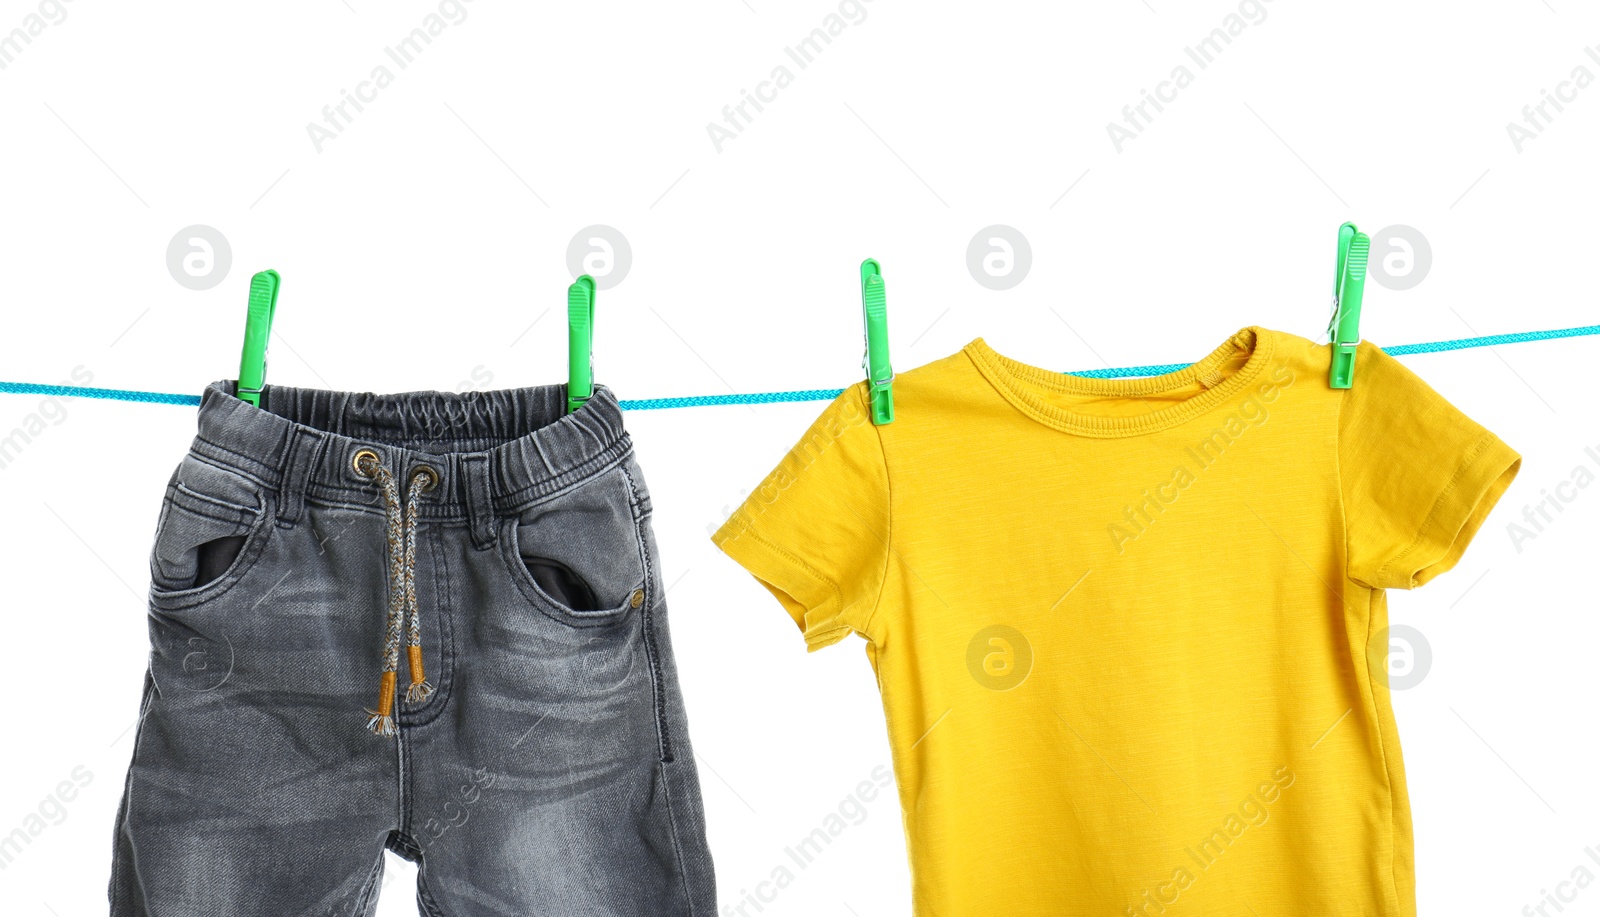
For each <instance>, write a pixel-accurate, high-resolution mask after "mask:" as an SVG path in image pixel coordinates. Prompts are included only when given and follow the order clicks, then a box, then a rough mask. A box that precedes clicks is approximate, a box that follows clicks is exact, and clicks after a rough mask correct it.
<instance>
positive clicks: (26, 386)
mask: <svg viewBox="0 0 1600 917" xmlns="http://www.w3.org/2000/svg"><path fill="white" fill-rule="evenodd" d="M1587 335H1600V325H1583V326H1581V327H1578V328H1557V329H1555V330H1552V331H1520V332H1516V333H1513V334H1490V335H1485V336H1483V337H1471V338H1456V339H1455V340H1450V341H1429V342H1426V343H1422V344H1398V345H1395V346H1393V347H1385V348H1383V352H1384V353H1387V354H1389V355H1390V356H1394V357H1399V356H1405V355H1406V354H1412V353H1443V352H1444V351H1448V350H1466V349H1468V348H1472V347H1493V346H1495V345H1496V344H1523V343H1527V342H1529V341H1549V340H1555V339H1557V338H1571V337H1584V336H1587ZM1189 365H1190V364H1188V363H1161V364H1155V365H1150V366H1118V367H1111V368H1107V369H1079V370H1069V371H1068V372H1067V373H1066V374H1067V375H1070V376H1086V377H1089V378H1091V379H1125V378H1130V377H1134V376H1159V375H1162V374H1164V373H1170V372H1176V371H1177V370H1180V369H1184V368H1185V367H1188V366H1189ZM843 391H844V389H841V388H813V389H802V390H799V391H792V392H751V393H746V394H737V393H735V394H729V395H687V396H684V397H680V398H643V399H634V400H622V401H620V402H619V404H620V405H621V406H622V409H623V410H625V411H655V410H664V409H667V408H698V407H714V406H718V405H731V404H783V403H788V402H797V401H831V400H833V399H834V398H837V397H839V393H841V392H843ZM0 394H11V395H47V396H52V397H62V398H102V399H108V400H111V401H133V402H139V403H143V404H178V405H188V406H190V407H195V406H198V405H199V404H200V396H199V395H179V394H174V393H170V392H140V391H131V390H128V389H118V388H89V387H86V386H79V385H42V384H40V383H37V382H0Z"/></svg>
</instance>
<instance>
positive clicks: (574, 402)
mask: <svg viewBox="0 0 1600 917" xmlns="http://www.w3.org/2000/svg"><path fill="white" fill-rule="evenodd" d="M594 291H595V286H594V278H593V277H590V276H589V275H588V274H584V275H583V276H582V277H579V278H578V279H577V280H574V281H573V282H572V286H570V287H567V413H568V414H571V413H572V412H574V411H576V410H577V409H578V408H581V407H583V405H584V402H586V401H588V400H589V396H590V395H593V394H594Z"/></svg>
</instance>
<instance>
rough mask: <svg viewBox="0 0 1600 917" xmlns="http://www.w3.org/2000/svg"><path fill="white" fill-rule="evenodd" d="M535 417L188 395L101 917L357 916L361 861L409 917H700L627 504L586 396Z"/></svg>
mask: <svg viewBox="0 0 1600 917" xmlns="http://www.w3.org/2000/svg"><path fill="white" fill-rule="evenodd" d="M565 397H566V391H565V387H563V386H547V387H541V388H529V389H517V390H506V391H491V392H482V393H467V394H460V395H456V394H447V393H439V392H418V393H411V394H402V395H370V394H353V393H346V392H328V391H316V390H309V389H293V388H282V387H269V388H268V389H267V390H266V392H265V394H264V395H263V398H262V406H261V408H256V407H253V406H251V405H249V404H246V403H245V402H243V401H240V400H238V399H237V398H235V397H234V396H233V383H229V382H221V383H214V384H213V385H211V386H210V387H209V388H208V389H207V390H206V393H205V397H204V402H203V404H202V405H201V407H200V414H199V425H200V429H199V435H198V436H197V437H196V438H195V440H194V445H193V447H192V449H191V450H190V452H189V454H188V455H187V456H186V457H185V458H184V459H183V462H182V463H181V465H180V466H179V467H178V470H177V472H176V473H175V474H174V476H173V479H172V481H171V483H170V484H169V486H168V488H167V493H166V499H165V501H164V502H163V505H162V510H161V518H160V522H159V526H158V530H157V533H156V539H155V549H154V551H153V553H152V558H151V579H152V586H151V591H150V663H149V673H148V675H147V677H146V679H145V684H144V697H143V701H142V706H141V713H140V718H139V728H138V738H137V740H136V745H135V749H134V753H133V761H132V763H131V765H130V766H129V769H128V778H127V785H126V789H125V791H124V796H123V802H122V807H121V809H120V811H119V813H118V817H117V824H116V834H115V850H114V857H113V864H112V873H111V883H110V897H111V914H112V915H113V917H135V915H139V917H144V915H149V917H253V915H261V917H269V915H270V917H291V915H293V917H325V915H326V917H345V915H371V914H372V913H373V912H374V910H375V908H376V903H377V889H378V887H379V884H380V879H381V876H382V870H383V851H384V850H386V849H387V850H392V851H395V852H396V853H398V854H399V855H401V856H403V857H405V858H407V859H409V860H412V861H415V862H416V863H417V864H418V865H419V870H420V876H419V882H418V889H417V900H418V903H419V907H420V908H421V910H422V912H423V913H425V914H429V915H435V917H438V915H445V917H477V915H485V917H487V915H497V917H498V915H504V917H510V915H517V917H524V915H534V914H537V915H551V917H590V915H593V917H602V915H604V917H678V915H683V917H691V915H692V917H713V915H714V912H715V904H714V898H715V889H714V880H713V876H712V865H711V858H710V854H709V851H708V850H707V847H706V840H705V825H704V813H703V807H702V804H701V799H700V788H699V782H698V778H697V776H696V773H695V764H694V756H693V754H692V752H691V751H690V746H689V735H688V727H687V723H686V720H685V716H684V710H683V699H682V696H681V694H680V692H679V689H678V683H677V672H676V669H675V666H674V662H673V656H672V650H671V646H670V643H669V640H668V635H667V622H666V603H665V601H664V599H663V595H662V592H663V585H662V577H661V568H660V562H659V560H658V555H657V549H656V544H655V539H654V536H653V534H652V532H651V528H650V519H651V504H650V494H649V491H648V490H647V489H646V488H645V483H644V479H643V477H642V476H641V475H640V472H639V468H638V466H637V464H636V463H635V461H634V455H633V448H632V444H631V442H630V440H629V438H628V435H627V433H626V432H625V431H624V430H623V426H622V413H621V411H620V409H619V408H618V406H617V402H616V399H615V397H614V396H613V395H612V393H611V392H610V391H608V390H606V389H604V388H601V389H598V390H597V391H596V393H595V396H594V397H593V398H592V399H591V400H590V401H589V403H588V404H587V405H585V406H584V407H583V408H581V409H580V410H578V411H577V412H575V413H573V414H570V415H569V414H567V413H566V412H565ZM363 452H366V453H370V455H367V456H365V457H364V458H363V457H360V455H361V453H363ZM363 462H364V463H365V464H364V465H363ZM380 468H381V470H380ZM385 482H387V483H388V484H389V485H392V486H391V487H390V488H388V489H387V492H386V487H385ZM408 527H409V528H410V529H411V532H410V533H408V531H407V529H408ZM395 615H399V620H400V622H401V623H400V624H395V623H394V622H395V620H396V618H395ZM401 642H403V643H405V644H406V647H405V652H404V653H397V652H396V649H397V646H398V643H401ZM413 647H415V648H416V649H415V650H413V649H412V648H413ZM413 653H415V654H416V656H417V658H416V660H415V664H416V665H417V667H418V669H419V670H418V671H416V672H414V673H413V674H411V676H410V678H409V679H408V678H407V672H406V668H407V666H406V665H405V664H404V663H405V662H407V661H411V660H410V656H411V655H412V654H413ZM397 656H398V657H399V663H397V662H396V657H397ZM420 669H425V676H424V675H423V674H422V672H421V671H420ZM397 670H398V678H399V690H398V692H395V691H393V690H392V687H393V686H394V684H395V678H396V676H397ZM385 673H387V674H385ZM408 680H411V681H415V682H417V683H418V685H423V683H424V680H425V685H423V686H424V687H425V688H426V690H423V689H418V690H413V691H412V692H411V695H410V698H409V699H408V696H407V688H406V685H407V682H408ZM385 692H387V693H389V694H390V695H391V696H392V700H391V701H390V705H391V707H392V711H393V713H392V730H390V731H389V732H388V734H376V735H375V734H374V731H373V729H375V728H377V727H376V726H375V721H376V720H378V719H379V717H378V716H377V715H376V713H375V710H376V709H381V706H382V698H381V695H382V694H383V693H385ZM378 731H379V732H380V733H381V732H382V731H383V730H381V729H379V730H378Z"/></svg>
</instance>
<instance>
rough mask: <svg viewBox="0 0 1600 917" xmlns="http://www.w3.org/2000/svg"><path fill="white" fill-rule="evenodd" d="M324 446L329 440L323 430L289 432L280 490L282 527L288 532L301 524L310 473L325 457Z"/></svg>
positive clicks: (302, 429) (309, 429) (310, 429)
mask: <svg viewBox="0 0 1600 917" xmlns="http://www.w3.org/2000/svg"><path fill="white" fill-rule="evenodd" d="M325 444H326V438H325V437H324V436H323V435H322V431H320V430H314V429H312V428H310V427H302V426H297V427H294V428H292V429H291V430H290V431H289V447H288V448H287V449H285V450H284V459H283V483H282V484H281V485H280V487H279V490H278V525H279V526H281V527H283V528H289V527H291V526H293V525H294V524H295V523H297V522H299V521H300V515H301V513H302V512H303V511H304V510H305V505H306V488H307V487H308V486H309V484H310V479H311V471H312V469H314V468H315V467H316V466H317V460H318V459H320V458H321V457H322V449H323V446H324V445H325Z"/></svg>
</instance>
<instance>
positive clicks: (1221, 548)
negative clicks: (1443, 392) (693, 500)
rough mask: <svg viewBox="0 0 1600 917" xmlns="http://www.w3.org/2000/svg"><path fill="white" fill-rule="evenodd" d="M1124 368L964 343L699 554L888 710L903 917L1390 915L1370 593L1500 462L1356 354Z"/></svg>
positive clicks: (1380, 682) (1398, 824)
mask: <svg viewBox="0 0 1600 917" xmlns="http://www.w3.org/2000/svg"><path fill="white" fill-rule="evenodd" d="M1328 359H1329V351H1328V348H1327V347H1326V346H1319V345H1315V344H1313V343H1311V342H1310V341H1307V340H1305V339H1303V338H1299V337H1296V336H1293V335H1289V334H1284V333H1281V332H1276V331H1268V330H1265V329H1261V328H1246V329H1244V330H1242V331H1240V332H1238V333H1237V334H1235V335H1234V336H1233V337H1232V338H1230V339H1229V340H1228V341H1227V342H1225V343H1224V344H1223V345H1222V346H1221V347H1219V348H1218V349H1217V350H1216V351H1215V352H1213V353H1212V354H1211V355H1210V356H1208V357H1206V358H1205V359H1204V360H1201V361H1200V362H1199V363H1196V364H1194V365H1193V366H1191V367H1189V368H1187V369H1184V370H1181V371H1179V372H1175V373H1171V374H1169V375H1165V376H1159V377H1156V378H1150V379H1134V380H1098V379H1089V378H1081V377H1075V376H1067V375H1062V374H1060V373H1055V372H1050V371H1048V370H1043V369H1038V368H1035V367H1031V366H1027V365H1025V364H1022V363H1018V362H1016V361H1014V360H1011V359H1008V358H1006V357H1003V356H1001V355H1000V354H998V353H996V352H995V351H994V350H992V349H991V348H990V347H989V346H988V345H986V344H985V343H984V342H983V341H982V340H981V339H980V340H976V341H973V342H972V343H971V344H969V345H968V346H967V347H966V348H965V349H963V350H962V351H961V352H960V353H958V354H955V355H953V356H951V357H948V358H946V359H943V360H940V361H938V362H935V363H932V364H930V365H927V366H924V367H922V368H920V369H917V370H914V371H911V372H907V373H903V374H901V375H900V376H899V377H898V378H897V379H896V380H895V383H894V397H895V421H894V423H892V424H888V425H885V426H874V425H873V424H872V423H871V420H870V415H869V413H868V409H867V403H866V400H865V394H864V391H865V389H864V385H857V386H855V387H854V388H851V389H849V390H847V391H845V393H844V394H842V395H841V396H839V398H838V399H837V400H836V401H834V402H833V404H832V405H830V406H829V407H828V408H827V410H826V411H824V412H823V414H822V416H821V417H820V418H818V420H817V421H816V423H815V424H813V425H812V427H811V429H810V430H809V431H808V432H807V433H806V435H805V438H804V439H802V440H801V442H800V444H799V445H798V446H796V447H795V449H794V450H793V451H792V452H790V454H789V455H788V457H786V458H785V459H784V461H783V462H782V464H780V465H779V466H778V468H777V469H776V470H775V471H774V472H773V473H772V474H771V475H770V476H769V477H768V478H767V479H766V481H765V482H764V483H763V484H762V485H761V486H760V488H759V489H758V490H757V491H756V492H755V493H754V494H752V496H751V497H750V499H749V500H748V501H747V502H746V503H745V504H744V505H743V506H742V507H741V508H740V509H739V510H738V511H737V512H736V513H735V514H734V515H733V516H732V517H731V518H730V519H729V520H728V521H727V523H726V524H725V525H724V526H723V527H722V528H721V530H720V531H718V532H717V534H716V535H715V541H716V543H717V544H718V545H719V546H720V547H721V548H722V549H723V550H724V551H726V552H727V553H728V554H729V555H731V556H732V557H733V558H734V559H735V560H737V561H738V562H739V563H740V564H742V565H743V566H745V567H746V568H747V569H749V570H750V571H751V572H752V573H754V574H755V576H756V577H757V578H759V579H760V580H761V581H762V582H763V584H765V585H766V586H767V587H768V588H769V589H770V590H771V591H772V592H773V593H774V594H775V595H776V596H777V597H778V599H779V600H780V601H781V602H782V603H783V606H784V607H785V608H786V609H787V610H788V612H789V614H790V615H791V616H792V617H793V618H794V620H795V622H796V623H797V624H799V626H800V629H801V630H802V632H803V633H804V635H805V639H806V642H807V644H808V645H809V647H810V648H811V649H818V648H821V647H823V646H827V645H828V644H831V643H834V642H836V641H838V640H840V639H841V638H843V637H845V636H846V635H848V634H850V633H852V632H854V633H858V634H861V635H862V636H863V637H865V638H866V640H867V655H868V658H869V659H870V660H871V663H872V665H873V667H874V669H875V671H876V673H877V679H878V685H879V688H880V691H881V693H882V699H883V708H884V713H885V716H886V718H887V722H888V730H889V739H890V744H891V746H892V748H893V754H894V770H895V776H896V781H897V785H898V791H899V796H900V802H901V806H902V810H903V813H904V819H905V829H906V835H907V841H908V846H909V850H910V857H911V870H912V885H913V899H914V901H915V905H916V913H917V914H919V915H921V917H979V915H982V917H991V915H995V914H1004V915H1007V917H1075V915H1084V917H1090V915H1093V917H1107V915H1141V917H1146V915H1147V917H1163V915H1166V917H1188V915H1212V914H1215V915H1230V917H1237V915H1241V914H1245V915H1248V914H1250V913H1252V910H1251V909H1253V911H1254V913H1258V914H1261V915H1263V917H1266V915H1272V914H1293V915H1296V917H1316V915H1338V917H1355V915H1381V917H1398V915H1406V917H1409V915H1412V914H1414V912H1415V895H1414V891H1413V869H1412V851H1411V822H1410V812H1409V807H1408V804H1407V797H1406V789H1405V780H1404V776H1403V772H1402V769H1401V763H1400V744H1399V737H1398V735H1397V733H1396V730H1395V722H1394V715H1393V712H1392V708H1391V706H1390V703H1389V688H1388V685H1387V684H1386V681H1385V677H1386V672H1387V669H1386V668H1385V664H1384V659H1385V657H1386V654H1387V651H1388V640H1387V634H1386V628H1387V627H1388V616H1387V612H1386V609H1385V604H1384V590H1385V589H1391V588H1400V589H1409V588H1412V587H1414V586H1419V585H1421V584H1423V583H1425V582H1427V581H1428V580H1430V579H1432V578H1433V577H1435V576H1437V575H1438V574H1440V573H1442V572H1444V571H1445V570H1448V569H1449V568H1450V567H1452V566H1453V565H1454V564H1455V563H1456V561H1457V560H1458V559H1459V558H1460V557H1461V553H1462V551H1463V550H1464V549H1465V548H1466V545H1467V543H1468V542H1469V541H1470V540H1471V539H1472V536H1473V534H1474V533H1475V532H1476V531H1477V530H1478V527H1479V526H1480V525H1481V524H1482V523H1483V520H1484V517H1485V516H1486V515H1487V514H1488V512H1489V510H1490V508H1491V507H1492V506H1493V505H1494V503H1495V501H1496V500H1497V499H1498V498H1499V497H1500V495H1501V494H1502V493H1503V492H1504V491H1505V488H1506V487H1507V486H1508V485H1509V484H1510V482H1511V479H1512V478H1513V477H1514V476H1515V475H1516V472H1517V468H1518V466H1519V464H1520V458H1519V456H1518V455H1517V454H1516V453H1515V452H1513V451H1512V450H1511V449H1510V448H1509V447H1507V446H1506V445H1505V444H1504V443H1503V442H1501V441H1500V439H1499V438H1497V437H1496V436H1495V435H1494V434H1492V433H1490V432H1488V431H1487V430H1485V429H1484V428H1483V427H1481V426H1479V425H1478V424H1476V423H1474V422H1473V421H1471V420H1470V419H1468V418H1467V417H1465V416H1464V415H1462V414H1461V413H1460V412H1459V411H1457V410H1456V409H1455V408H1454V407H1452V406H1451V405H1450V404H1449V403H1448V402H1446V401H1445V400H1444V399H1443V398H1441V397H1440V396H1439V395H1438V394H1437V393H1435V392H1434V391H1433V390H1432V389H1431V388H1429V387H1428V386H1427V384H1426V383H1424V382H1423V381H1422V380H1420V379H1419V378H1417V377H1416V376H1415V375H1413V374H1412V373H1411V372H1410V371H1409V370H1407V369H1406V368H1405V367H1403V366H1402V365H1400V364H1399V363H1398V362H1396V361H1395V360H1394V359H1392V358H1390V357H1389V356H1387V355H1386V354H1384V353H1383V352H1382V351H1381V350H1379V349H1378V348H1376V347H1374V346H1372V345H1370V344H1362V345H1361V348H1360V352H1359V355H1358V357H1357V360H1356V373H1355V387H1354V388H1352V389H1349V390H1343V391H1341V390H1335V389H1331V388H1329V386H1328V381H1327V377H1328Z"/></svg>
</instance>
